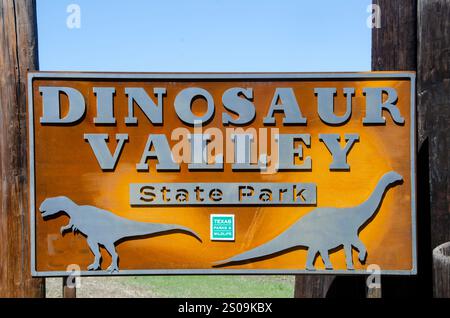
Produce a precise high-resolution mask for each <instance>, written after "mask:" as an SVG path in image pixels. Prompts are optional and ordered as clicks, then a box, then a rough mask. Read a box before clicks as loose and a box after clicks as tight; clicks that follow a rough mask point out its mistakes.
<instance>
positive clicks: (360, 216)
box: [352, 176, 391, 226]
mask: <svg viewBox="0 0 450 318" xmlns="http://www.w3.org/2000/svg"><path fill="white" fill-rule="evenodd" d="M390 184H391V180H389V178H388V177H386V176H383V177H382V178H381V179H380V181H378V184H377V186H376V187H375V189H374V191H373V192H372V194H371V195H370V197H369V198H368V199H367V200H366V201H365V202H363V203H362V204H360V205H359V206H357V207H355V210H354V215H353V216H352V217H353V221H354V222H356V223H357V224H358V226H361V225H363V224H364V223H366V221H367V220H369V219H370V218H371V217H372V216H373V215H374V213H375V212H376V211H377V209H378V207H379V206H380V204H381V201H382V199H383V196H384V193H385V192H386V190H387V188H388V186H389V185H390Z"/></svg>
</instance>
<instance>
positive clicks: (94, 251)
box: [87, 237, 102, 271]
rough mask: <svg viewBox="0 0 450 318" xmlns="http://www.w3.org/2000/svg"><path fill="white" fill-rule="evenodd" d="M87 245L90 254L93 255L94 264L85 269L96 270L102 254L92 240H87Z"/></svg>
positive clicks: (95, 242) (98, 267)
mask: <svg viewBox="0 0 450 318" xmlns="http://www.w3.org/2000/svg"><path fill="white" fill-rule="evenodd" d="M87 243H88V245H89V248H90V249H91V252H92V254H94V257H95V259H94V263H92V264H91V265H89V266H88V267H87V269H88V270H89V271H90V270H94V271H95V270H98V269H100V260H101V258H102V254H100V249H99V247H98V242H97V241H95V240H93V239H89V237H88V238H87Z"/></svg>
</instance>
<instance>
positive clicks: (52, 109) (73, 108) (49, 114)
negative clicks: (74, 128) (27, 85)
mask: <svg viewBox="0 0 450 318" xmlns="http://www.w3.org/2000/svg"><path fill="white" fill-rule="evenodd" d="M39 92H40V93H41V94H42V117H41V118H40V122H41V124H72V123H74V122H76V121H77V120H79V119H81V118H82V117H83V115H84V112H85V111H86V105H85V101H84V97H83V95H82V94H81V93H80V92H79V91H78V90H76V89H74V88H71V87H50V86H48V87H47V86H41V87H39ZM60 93H64V94H66V95H67V98H68V99H69V111H68V113H67V115H66V117H64V118H61V113H60V107H59V106H60V105H59V102H60V100H59V94H60Z"/></svg>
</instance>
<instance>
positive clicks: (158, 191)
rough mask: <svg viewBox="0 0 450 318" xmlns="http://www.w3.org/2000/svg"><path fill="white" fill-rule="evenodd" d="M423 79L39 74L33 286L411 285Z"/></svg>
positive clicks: (35, 84)
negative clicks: (216, 282)
mask: <svg viewBox="0 0 450 318" xmlns="http://www.w3.org/2000/svg"><path fill="white" fill-rule="evenodd" d="M414 77H415V75H414V73H393V72H386V73H378V72H377V73H332V74H323V73H313V74H302V73H297V74H290V73H288V74H145V73H136V74H124V73H118V74H116V73H46V72H36V73H30V74H29V82H28V102H29V113H28V116H29V144H30V149H29V161H30V213H31V216H30V217H31V222H32V238H31V241H32V269H31V270H32V273H33V275H35V276H63V275H67V274H68V272H71V271H73V270H79V271H80V274H81V275H111V274H112V275H114V274H119V275H120V274H164V273H172V274H175V273H178V274H185V273H205V274H206V273H207V274H212V273H345V274H352V273H356V274H366V273H367V270H368V268H370V269H373V268H379V269H380V270H381V272H382V273H385V274H414V273H415V272H416V254H415V244H416V243H415V180H414V178H415V167H414V153H415V149H414V147H415V126H414V124H415V123H414V122H415V112H414V86H415V85H414ZM370 265H372V266H370ZM374 266H375V267H374Z"/></svg>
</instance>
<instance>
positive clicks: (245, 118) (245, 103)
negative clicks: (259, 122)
mask: <svg viewBox="0 0 450 318" xmlns="http://www.w3.org/2000/svg"><path fill="white" fill-rule="evenodd" d="M239 94H242V95H244V97H245V98H246V99H244V98H241V97H240V96H239ZM252 99H253V89H251V88H247V89H245V88H240V87H233V88H230V89H228V90H226V91H225V93H223V96H222V103H223V106H224V107H225V109H227V110H229V111H231V112H233V113H235V114H237V115H239V117H238V118H236V119H235V118H233V117H232V116H230V114H227V113H223V114H222V123H223V124H224V125H228V124H230V123H231V124H234V125H244V124H248V123H250V122H251V121H252V120H253V119H254V118H255V115H256V112H255V105H254V104H253V103H252V102H251V100H252Z"/></svg>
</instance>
